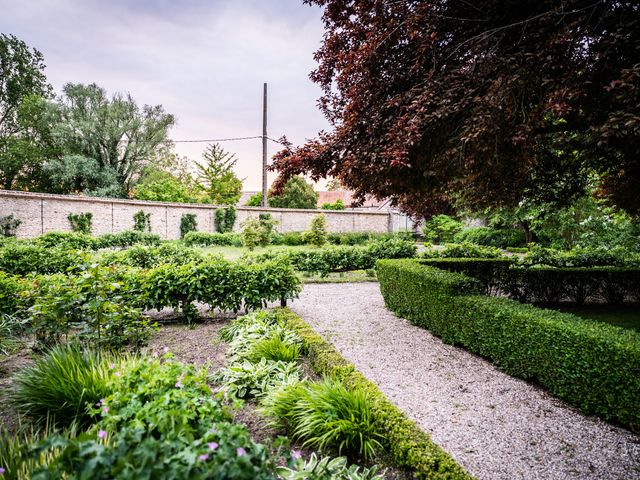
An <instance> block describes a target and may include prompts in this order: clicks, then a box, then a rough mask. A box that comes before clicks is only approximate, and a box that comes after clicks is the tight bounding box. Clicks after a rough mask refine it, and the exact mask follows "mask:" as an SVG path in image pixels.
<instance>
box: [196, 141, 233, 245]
mask: <svg viewBox="0 0 640 480" xmlns="http://www.w3.org/2000/svg"><path fill="white" fill-rule="evenodd" d="M202 157H203V159H204V164H200V163H196V169H197V179H196V186H197V188H198V189H199V190H201V191H203V192H204V193H205V195H206V196H207V198H208V201H209V202H210V203H213V204H215V205H235V204H236V203H238V200H240V194H241V193H242V180H240V179H239V178H238V177H237V176H236V175H235V173H234V172H233V167H235V165H236V163H237V162H238V159H237V158H236V156H235V154H232V153H229V152H225V151H224V149H223V148H222V147H221V146H220V144H217V143H213V144H211V145H209V146H207V148H206V149H205V151H204V153H203V154H202ZM218 231H219V232H220V233H223V232H222V231H220V230H218ZM224 231H227V230H224Z"/></svg>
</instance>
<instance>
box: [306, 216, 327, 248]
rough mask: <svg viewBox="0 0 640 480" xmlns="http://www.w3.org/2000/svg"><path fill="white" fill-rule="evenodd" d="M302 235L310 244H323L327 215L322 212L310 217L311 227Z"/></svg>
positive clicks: (325, 238) (325, 236) (325, 237)
mask: <svg viewBox="0 0 640 480" xmlns="http://www.w3.org/2000/svg"><path fill="white" fill-rule="evenodd" d="M304 236H305V240H306V241H307V242H308V243H310V244H311V245H314V246H316V247H322V246H324V245H325V244H326V243H327V217H326V216H325V215H324V214H320V215H315V216H314V217H313V218H312V219H311V229H310V230H309V231H308V232H305V234H304Z"/></svg>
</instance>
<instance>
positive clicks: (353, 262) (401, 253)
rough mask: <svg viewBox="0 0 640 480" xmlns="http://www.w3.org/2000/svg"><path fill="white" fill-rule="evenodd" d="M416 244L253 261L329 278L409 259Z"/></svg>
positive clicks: (388, 243) (392, 242)
mask: <svg viewBox="0 0 640 480" xmlns="http://www.w3.org/2000/svg"><path fill="white" fill-rule="evenodd" d="M415 253H416V246H415V243H414V242H413V241H407V240H402V239H399V238H390V239H387V240H377V241H375V242H372V243H371V244H369V245H368V246H366V247H346V246H340V247H330V248H323V249H317V250H311V249H310V250H295V251H289V252H281V253H275V254H274V253H269V252H267V253H264V254H260V255H256V256H255V257H253V260H254V261H257V262H262V261H266V260H272V259H280V260H283V261H286V262H288V263H290V264H291V265H292V266H293V267H294V268H295V269H296V270H298V271H300V272H309V273H317V274H320V275H322V276H326V275H327V274H329V273H330V272H347V271H350V270H367V269H371V268H374V267H375V264H376V259H378V258H410V257H413V256H415Z"/></svg>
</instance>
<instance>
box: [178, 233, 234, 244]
mask: <svg viewBox="0 0 640 480" xmlns="http://www.w3.org/2000/svg"><path fill="white" fill-rule="evenodd" d="M183 240H184V243H185V244H186V245H188V246H190V247H193V246H198V247H210V246H212V245H223V246H232V245H237V244H238V242H239V241H240V242H241V240H240V236H239V235H237V234H235V233H230V232H226V233H206V232H189V233H187V234H186V235H185V236H184V238H183Z"/></svg>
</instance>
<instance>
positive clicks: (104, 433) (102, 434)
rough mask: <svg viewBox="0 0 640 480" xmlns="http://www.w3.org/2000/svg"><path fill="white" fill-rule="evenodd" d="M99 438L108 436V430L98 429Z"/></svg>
mask: <svg viewBox="0 0 640 480" xmlns="http://www.w3.org/2000/svg"><path fill="white" fill-rule="evenodd" d="M98 438H107V432H106V431H104V430H99V431H98Z"/></svg>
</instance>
